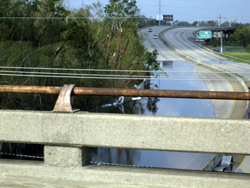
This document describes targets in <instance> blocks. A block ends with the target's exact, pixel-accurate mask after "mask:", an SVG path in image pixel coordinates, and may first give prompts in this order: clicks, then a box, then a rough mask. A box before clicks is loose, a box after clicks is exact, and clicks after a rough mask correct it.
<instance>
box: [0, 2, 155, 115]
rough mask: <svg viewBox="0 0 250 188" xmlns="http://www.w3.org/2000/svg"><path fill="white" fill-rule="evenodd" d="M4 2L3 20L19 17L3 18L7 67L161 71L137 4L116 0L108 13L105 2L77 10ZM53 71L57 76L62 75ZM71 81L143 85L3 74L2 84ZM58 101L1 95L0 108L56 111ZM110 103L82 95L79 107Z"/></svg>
mask: <svg viewBox="0 0 250 188" xmlns="http://www.w3.org/2000/svg"><path fill="white" fill-rule="evenodd" d="M0 3H1V4H0V5H1V6H0V16H1V17H15V18H14V19H10V18H6V19H0V64H1V65H2V66H13V67H50V68H57V67H60V68H80V69H117V70H118V69H126V70H131V72H130V73H129V74H130V75H134V74H135V73H134V72H133V70H135V69H139V70H144V69H145V70H146V69H147V67H146V66H145V65H144V63H145V62H146V63H147V62H148V63H149V65H150V66H149V67H156V66H155V65H156V62H155V58H156V55H155V54H154V53H149V52H147V51H146V49H145V48H144V47H143V45H142V41H143V38H142V36H141V35H139V34H138V29H137V28H138V25H139V24H140V22H138V21H137V20H136V19H134V17H135V16H137V14H138V13H139V11H138V8H137V6H136V1H134V0H132V1H128V0H111V1H110V4H109V5H107V6H106V7H105V9H104V10H105V12H104V11H103V9H102V5H101V4H100V3H94V4H92V5H91V6H86V7H85V8H81V9H78V10H73V11H72V10H71V11H69V10H67V9H66V8H65V7H64V4H63V0H57V1H54V0H15V1H13V0H1V2H0ZM21 17H24V18H21ZM26 17H27V18H26ZM127 17H129V18H130V19H127ZM31 18H32V19H31ZM36 72H37V73H39V72H42V71H40V70H39V71H38V70H37V71H36ZM47 72H48V71H47ZM49 73H50V74H51V75H53V74H55V73H57V71H55V70H53V71H50V72H49ZM71 73H79V72H71ZM88 73H92V72H88ZM95 73H98V72H95ZM105 74H111V73H108V72H107V73H105ZM112 74H115V73H112ZM117 74H121V73H117ZM126 74H128V73H126ZM140 75H145V74H144V73H141V74H140ZM66 83H72V84H76V85H77V86H85V87H120V88H129V87H132V86H133V85H134V84H138V82H135V81H131V80H121V81H114V80H92V79H66V78H36V77H28V78H27V77H6V76H0V84H6V85H40V86H46V85H57V86H60V85H63V84H66ZM55 100H56V96H49V95H38V94H37V95H21V94H20V95H18V94H13V95H11V94H1V97H0V108H17V109H18V108H19V109H20V108H21V109H35V110H51V109H52V108H53V105H54V103H55ZM106 100H109V98H105V97H102V98H101V99H96V98H94V97H92V98H90V97H80V99H78V100H77V105H78V106H79V107H80V108H81V109H82V110H88V109H90V108H92V107H94V106H96V105H98V104H100V103H102V102H105V101H106Z"/></svg>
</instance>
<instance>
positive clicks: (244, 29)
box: [231, 24, 250, 47]
mask: <svg viewBox="0 0 250 188" xmlns="http://www.w3.org/2000/svg"><path fill="white" fill-rule="evenodd" d="M231 40H232V41H235V42H238V43H240V44H241V45H242V46H244V47H246V46H247V45H248V44H250V24H246V25H242V26H238V27H237V28H236V30H235V32H234V34H233V35H232V37H231Z"/></svg>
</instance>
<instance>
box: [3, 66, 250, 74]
mask: <svg viewBox="0 0 250 188" xmlns="http://www.w3.org/2000/svg"><path fill="white" fill-rule="evenodd" d="M0 69H24V70H57V71H89V72H135V73H136V72H137V73H167V74H168V73H190V74H191V73H192V74H193V73H204V74H248V73H249V72H247V71H246V72H206V71H195V72H192V71H159V70H149V71H147V70H113V69H72V68H48V67H8V66H0Z"/></svg>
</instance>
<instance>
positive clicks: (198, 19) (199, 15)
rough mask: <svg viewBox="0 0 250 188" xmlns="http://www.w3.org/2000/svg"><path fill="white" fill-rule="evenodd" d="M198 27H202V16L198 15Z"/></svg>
mask: <svg viewBox="0 0 250 188" xmlns="http://www.w3.org/2000/svg"><path fill="white" fill-rule="evenodd" d="M198 27H200V14H198Z"/></svg>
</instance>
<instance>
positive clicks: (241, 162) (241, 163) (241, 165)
mask: <svg viewBox="0 0 250 188" xmlns="http://www.w3.org/2000/svg"><path fill="white" fill-rule="evenodd" d="M246 158H247V155H245V157H244V159H243V160H242V161H241V163H240V165H239V166H238V168H237V169H236V170H235V172H238V171H239V169H240V167H241V166H242V164H243V163H244V161H245V160H246Z"/></svg>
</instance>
